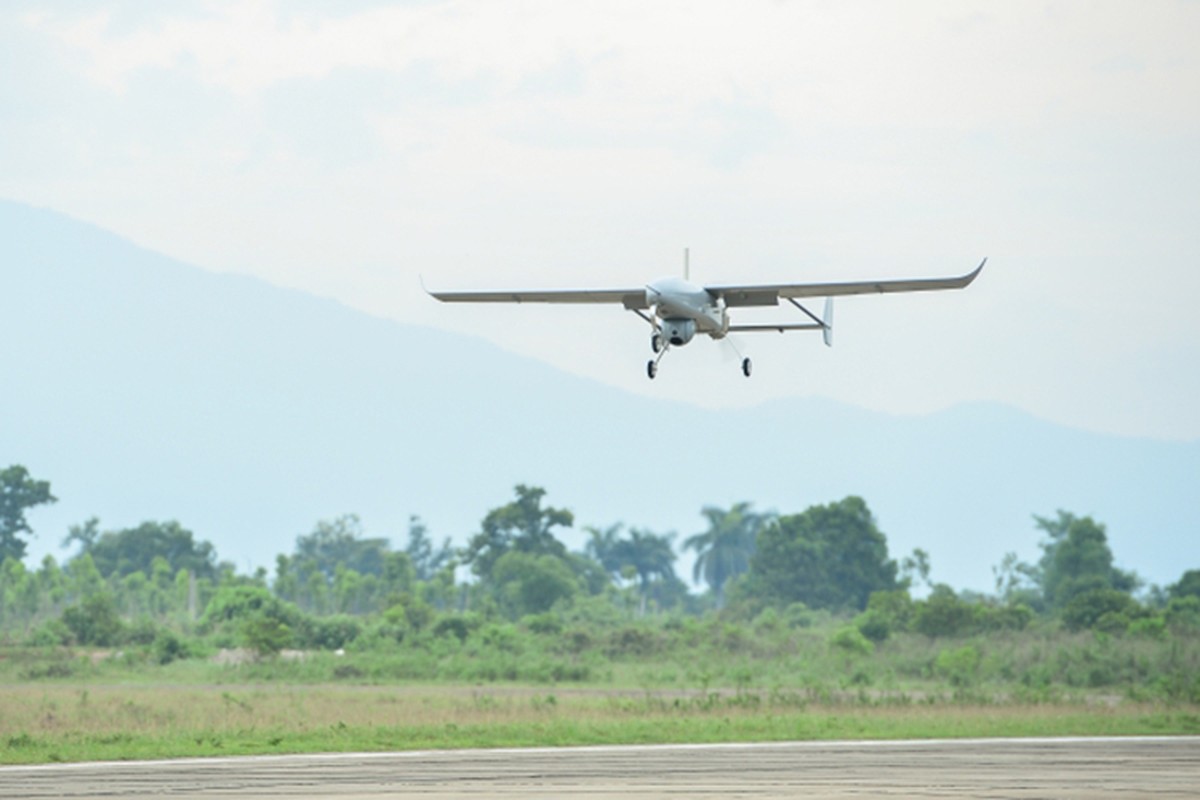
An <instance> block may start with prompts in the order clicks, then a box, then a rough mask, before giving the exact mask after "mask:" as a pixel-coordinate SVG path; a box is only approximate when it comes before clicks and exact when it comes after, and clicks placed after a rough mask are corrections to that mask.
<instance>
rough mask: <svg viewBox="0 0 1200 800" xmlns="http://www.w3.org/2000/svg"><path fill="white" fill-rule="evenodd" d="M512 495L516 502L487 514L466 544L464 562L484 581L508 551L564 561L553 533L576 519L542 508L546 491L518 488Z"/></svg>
mask: <svg viewBox="0 0 1200 800" xmlns="http://www.w3.org/2000/svg"><path fill="white" fill-rule="evenodd" d="M515 491H516V494H517V499H516V500H514V501H513V502H511V503H509V504H507V505H504V506H500V507H499V508H494V509H492V510H491V511H489V512H488V514H487V516H486V517H484V518H483V523H482V524H481V526H480V527H481V530H480V531H479V533H477V534H475V535H474V536H473V537H471V541H470V542H469V543H468V544H467V549H466V552H465V554H464V558H463V560H464V562H465V563H466V564H469V565H470V566H471V570H472V571H473V572H474V573H475V574H476V575H478V576H479V577H481V578H483V579H485V580H487V579H489V578H491V576H492V572H493V570H494V569H495V566H496V563H497V562H498V561H499V560H500V558H501V557H502V556H504V555H505V554H506V553H508V552H509V551H513V552H516V553H524V554H526V555H550V556H554V557H555V558H558V559H565V558H566V555H567V549H566V547H564V546H563V543H562V542H560V541H559V540H558V539H557V538H555V536H554V531H553V529H554V528H557V527H566V528H569V527H571V525H573V524H574V523H575V516H574V515H573V514H572V513H571V512H570V511H567V510H566V509H560V508H553V507H549V506H547V507H544V508H543V507H542V498H543V497H545V496H546V490H545V489H542V488H539V487H536V486H525V485H524V484H519V485H518V486H517V487H516V489H515Z"/></svg>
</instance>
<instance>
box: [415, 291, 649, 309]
mask: <svg viewBox="0 0 1200 800" xmlns="http://www.w3.org/2000/svg"><path fill="white" fill-rule="evenodd" d="M425 291H426V292H428V294H429V295H430V296H431V297H433V298H436V299H438V300H441V301H442V302H443V303H620V304H621V305H623V306H625V308H629V309H633V308H649V307H650V306H649V304H647V303H646V289H645V287H642V288H640V289H545V290H534V291H527V290H520V291H515V292H430V291H429V290H428V289H426V290H425Z"/></svg>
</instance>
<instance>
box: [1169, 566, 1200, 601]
mask: <svg viewBox="0 0 1200 800" xmlns="http://www.w3.org/2000/svg"><path fill="white" fill-rule="evenodd" d="M1167 597H1169V598H1170V599H1171V600H1176V599H1182V598H1184V597H1200V569H1189V570H1188V571H1187V572H1185V573H1183V576H1182V577H1180V579H1179V582H1178V583H1173V584H1171V585H1170V586H1168V587H1167Z"/></svg>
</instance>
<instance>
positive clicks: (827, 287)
mask: <svg viewBox="0 0 1200 800" xmlns="http://www.w3.org/2000/svg"><path fill="white" fill-rule="evenodd" d="M986 263H987V259H986V258H985V259H984V260H983V261H981V262H979V266H978V267H976V268H975V269H974V270H972V271H971V272H968V273H967V274H966V275H960V276H958V277H956V278H910V279H905V280H888V281H854V282H851V283H780V284H774V285H766V286H705V287H704V288H705V289H707V290H708V291H709V292H710V293H711V294H713V295H714V296H716V297H724V298H725V305H726V306H775V305H779V298H781V297H782V298H789V297H834V296H835V295H849V294H880V293H884V292H928V291H935V290H938V289H962V288H963V287H964V286H967V285H968V284H970V283H971V281H973V280H975V277H976V276H977V275H979V273H980V271H981V270H982V269H983V265H984V264H986ZM769 329H771V330H775V329H777V326H772V327H770V328H769Z"/></svg>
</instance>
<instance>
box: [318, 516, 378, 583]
mask: <svg viewBox="0 0 1200 800" xmlns="http://www.w3.org/2000/svg"><path fill="white" fill-rule="evenodd" d="M390 550H391V545H390V544H389V543H388V540H387V539H384V538H368V537H366V536H364V535H363V529H362V523H361V522H360V521H359V519H358V515H356V514H343V515H342V516H340V517H338V518H337V519H334V520H321V521H320V522H318V523H317V526H316V527H315V528H314V529H313V531H312V533H310V534H308V535H307V536H298V537H296V559H297V560H298V561H308V562H311V563H312V564H313V565H314V566H315V567H316V568H317V569H318V570H320V571H321V573H322V574H323V575H324V576H325V578H326V579H327V580H329V581H332V580H333V578H334V576H335V575H336V574H337V570H338V567H339V566H342V567H345V568H347V569H352V570H354V571H355V572H357V573H359V574H360V575H379V574H381V573H382V572H383V564H384V557H385V556H386V555H387V553H388V552H389V551H390Z"/></svg>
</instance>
